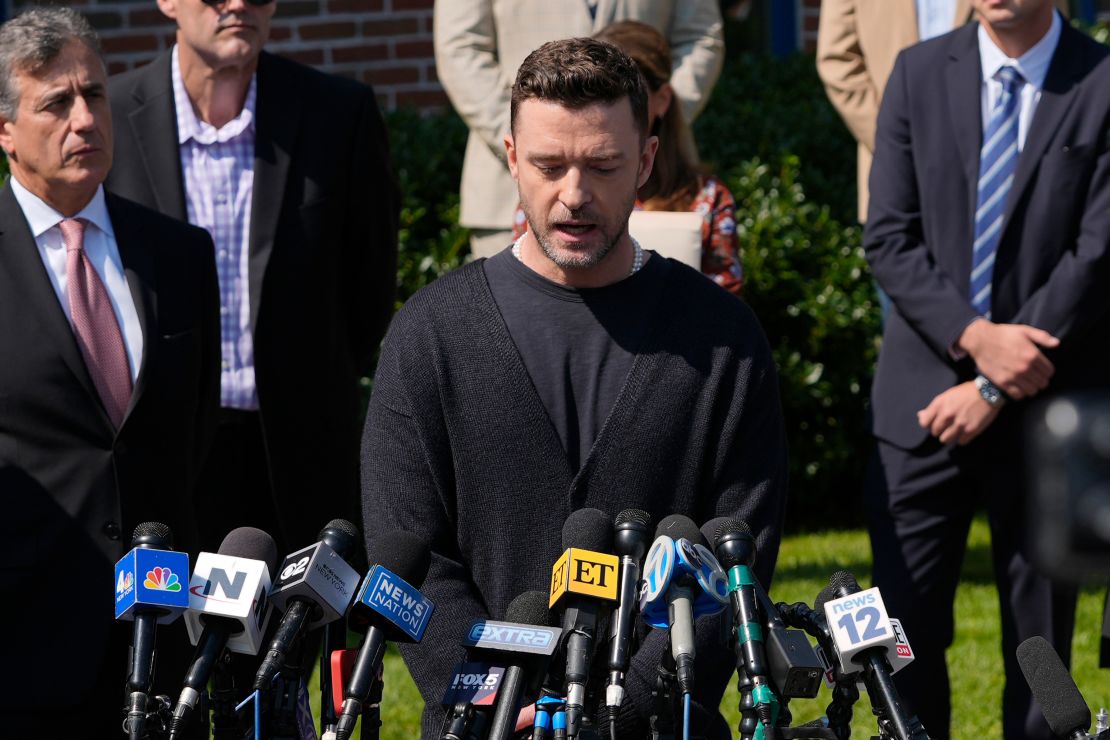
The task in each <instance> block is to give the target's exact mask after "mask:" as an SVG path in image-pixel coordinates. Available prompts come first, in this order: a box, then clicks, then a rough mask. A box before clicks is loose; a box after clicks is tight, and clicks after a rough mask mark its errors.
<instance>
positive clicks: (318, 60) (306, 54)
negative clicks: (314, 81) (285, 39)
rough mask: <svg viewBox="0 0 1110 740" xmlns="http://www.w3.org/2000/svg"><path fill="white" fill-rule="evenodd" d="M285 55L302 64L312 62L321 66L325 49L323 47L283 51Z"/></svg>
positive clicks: (282, 53)
mask: <svg viewBox="0 0 1110 740" xmlns="http://www.w3.org/2000/svg"><path fill="white" fill-rule="evenodd" d="M281 55H282V56H283V57H286V58H288V59H292V60H293V61H295V62H300V63H301V64H311V65H316V66H319V65H321V64H323V63H324V50H323V49H301V50H300V51H283V52H281Z"/></svg>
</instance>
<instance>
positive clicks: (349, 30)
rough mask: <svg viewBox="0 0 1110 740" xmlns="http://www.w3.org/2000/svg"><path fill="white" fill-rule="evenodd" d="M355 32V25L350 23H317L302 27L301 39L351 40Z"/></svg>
mask: <svg viewBox="0 0 1110 740" xmlns="http://www.w3.org/2000/svg"><path fill="white" fill-rule="evenodd" d="M355 32H356V29H355V24H354V23H350V22H346V23H316V24H313V25H303V26H301V27H300V33H301V38H302V39H304V40H305V41H319V40H322V39H345V38H351V37H352V36H354V35H355Z"/></svg>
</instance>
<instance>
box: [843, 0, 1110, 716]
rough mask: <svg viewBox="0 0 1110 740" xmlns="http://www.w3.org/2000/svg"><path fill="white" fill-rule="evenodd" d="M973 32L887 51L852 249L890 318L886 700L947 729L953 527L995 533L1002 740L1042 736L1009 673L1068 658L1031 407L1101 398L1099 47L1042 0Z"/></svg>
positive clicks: (1020, 2) (982, 20) (1009, 2)
mask: <svg viewBox="0 0 1110 740" xmlns="http://www.w3.org/2000/svg"><path fill="white" fill-rule="evenodd" d="M974 5H975V9H976V10H977V11H978V15H979V23H976V24H971V25H969V26H967V27H965V28H962V29H960V30H957V31H955V32H953V33H950V34H948V35H946V36H942V37H940V38H938V39H934V40H931V41H928V42H925V43H923V44H920V45H918V46H915V47H912V48H911V49H909V50H907V51H905V52H903V53H902V54H901V56H900V57H899V59H898V62H897V64H896V66H895V69H894V72H893V74H892V76H891V79H890V83H889V85H888V87H887V90H886V93H885V95H884V98H883V105H882V110H881V112H880V116H879V128H878V136H877V142H876V148H875V164H874V166H873V168H872V170H871V193H872V194H873V195H872V201H871V207H870V211H869V214H868V221H867V228H866V232H865V235H864V247H865V249H866V250H867V254H868V258H869V260H870V262H871V266H872V269H873V270H874V273H875V276H876V278H877V279H878V281H879V283H880V284H881V286H882V287H883V289H884V290H885V291H886V292H887V293H888V294H889V295H890V296H891V298H892V299H893V301H894V306H895V309H896V310H895V311H894V313H893V314H892V315H891V317H890V320H889V322H888V324H887V326H886V331H885V335H884V339H883V347H882V352H881V355H880V358H879V366H878V369H877V372H876V377H875V384H874V388H873V394H872V400H873V405H874V432H875V436H876V437H877V439H878V455H877V464H876V465H875V466H874V469H873V472H874V475H873V476H872V479H871V481H870V485H869V487H868V513H869V519H870V522H869V524H870V530H871V539H872V547H873V550H874V558H875V583H876V585H878V586H879V587H880V588H881V589H882V591H883V596H884V598H885V599H886V605H887V607H888V610H889V611H890V613H891V614H892V615H893V616H897V617H900V618H901V619H902V620H903V622H904V623H905V626H906V631H907V635H908V637H909V638H910V640H911V642H912V643H913V645H914V649H915V653H916V655H917V660H916V661H915V663H914V664H913V665H911V666H909V667H908V668H906V669H905V670H904V671H902V672H901V673H900V674H899V675H898V683H899V686H900V687H901V688H902V690H903V692H904V693H905V695H906V696H907V697H908V698H909V700H910V702H911V703H912V704H913V706H914V708H915V709H916V711H917V712H918V713H919V715H920V717H921V719H922V720H923V722H924V724H925V728H926V729H927V730H928V731H929V733H930V735H931V736H933V737H945V736H947V734H948V731H949V730H948V727H949V721H950V717H949V711H950V710H949V686H948V675H947V671H946V667H945V662H944V649H945V648H946V647H947V646H948V645H950V644H951V642H952V637H953V632H954V625H953V615H952V604H953V599H954V596H955V590H956V583H957V580H958V578H959V569H960V564H961V561H962V559H963V553H964V549H965V546H966V539H967V531H968V526H969V523H970V521H971V517H972V515H973V512H974V510H975V508H976V506H977V505H979V504H983V505H985V507H986V509H987V511H988V514H989V518H990V524H991V533H992V537H991V539H992V555H993V560H994V569H995V574H996V579H997V582H998V589H999V598H1000V602H1001V611H1002V643H1003V657H1004V661H1005V668H1006V688H1005V691H1004V694H1003V715H1004V716H1003V726H1004V731H1005V734H1006V736H1007V737H1009V738H1016V737H1029V738H1041V737H1044V738H1047V737H1049V732H1048V728H1047V726H1046V724H1045V722H1044V719H1043V717H1042V716H1041V713H1040V709H1039V708H1038V707H1037V706H1036V705H1035V704H1034V703H1033V701H1032V699H1031V697H1030V694H1029V690H1028V688H1027V686H1026V683H1025V681H1024V680H1023V678H1022V675H1021V673H1020V671H1019V670H1018V666H1017V662H1016V659H1015V655H1014V650H1015V648H1016V646H1017V645H1018V644H1019V643H1020V642H1021V641H1022V640H1024V639H1025V638H1027V637H1030V636H1033V635H1043V636H1044V637H1046V638H1047V639H1049V640H1050V641H1051V642H1052V643H1053V644H1054V645H1055V646H1056V649H1057V650H1058V651H1059V652H1060V653H1061V655H1062V656H1064V657H1065V659H1066V658H1067V656H1068V654H1069V652H1070V645H1071V634H1072V627H1073V623H1074V611H1075V594H1074V591H1073V590H1071V589H1069V588H1066V587H1062V586H1060V585H1058V584H1053V583H1051V582H1049V581H1048V580H1047V579H1045V578H1044V577H1042V576H1040V575H1039V574H1038V573H1036V572H1035V571H1034V570H1033V569H1032V567H1031V566H1030V564H1029V552H1028V541H1027V539H1026V536H1025V522H1024V496H1023V490H1022V489H1023V484H1024V479H1025V476H1024V474H1023V473H1024V471H1023V470H1022V461H1023V458H1022V452H1021V450H1022V429H1023V417H1024V416H1025V415H1026V413H1027V408H1028V405H1029V400H1028V399H1030V398H1032V397H1034V396H1038V395H1041V394H1047V393H1055V392H1059V391H1064V390H1072V389H1076V388H1083V387H1106V385H1107V384H1108V382H1110V375H1108V372H1110V341H1108V339H1110V322H1108V321H1107V309H1108V306H1110V291H1108V290H1107V289H1106V286H1107V277H1108V271H1110V255H1108V249H1110V147H1108V141H1107V139H1108V137H1110V133H1108V132H1110V60H1108V57H1110V49H1107V48H1105V47H1103V46H1100V45H1099V44H1096V43H1095V42H1093V41H1091V40H1090V39H1088V38H1087V37H1086V36H1084V35H1082V34H1081V33H1079V32H1077V31H1074V30H1073V29H1071V28H1070V27H1069V26H1067V24H1065V23H1062V22H1061V20H1060V17H1059V16H1058V15H1057V14H1056V13H1055V12H1054V11H1053V4H1052V2H1051V1H1050V0H974Z"/></svg>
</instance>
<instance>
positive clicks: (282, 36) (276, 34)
mask: <svg viewBox="0 0 1110 740" xmlns="http://www.w3.org/2000/svg"><path fill="white" fill-rule="evenodd" d="M291 38H293V29H291V28H289V27H288V26H270V40H271V41H288V40H289V39H291Z"/></svg>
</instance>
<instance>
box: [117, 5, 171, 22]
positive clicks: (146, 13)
mask: <svg viewBox="0 0 1110 740" xmlns="http://www.w3.org/2000/svg"><path fill="white" fill-rule="evenodd" d="M127 22H128V23H130V24H131V25H132V26H167V25H170V24H172V23H173V21H172V20H170V19H169V18H167V17H166V16H164V15H162V12H161V11H160V10H158V8H134V9H132V10H131V12H130V13H128V14H127Z"/></svg>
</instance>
